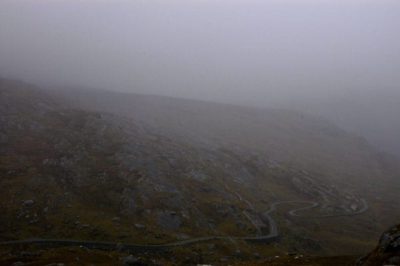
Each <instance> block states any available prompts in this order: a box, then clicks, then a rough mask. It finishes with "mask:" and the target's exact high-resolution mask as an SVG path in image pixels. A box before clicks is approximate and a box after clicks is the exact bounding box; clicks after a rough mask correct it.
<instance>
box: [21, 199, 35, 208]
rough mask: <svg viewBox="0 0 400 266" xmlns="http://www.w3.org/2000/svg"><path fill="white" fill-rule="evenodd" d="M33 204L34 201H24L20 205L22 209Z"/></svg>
mask: <svg viewBox="0 0 400 266" xmlns="http://www.w3.org/2000/svg"><path fill="white" fill-rule="evenodd" d="M33 204H35V201H34V200H31V199H30V200H24V201H23V202H22V205H23V206H24V207H31V206H32V205H33Z"/></svg>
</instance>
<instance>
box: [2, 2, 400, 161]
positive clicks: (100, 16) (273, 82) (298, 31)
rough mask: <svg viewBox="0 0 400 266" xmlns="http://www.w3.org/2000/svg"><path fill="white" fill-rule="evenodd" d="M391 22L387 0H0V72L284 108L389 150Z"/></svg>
mask: <svg viewBox="0 0 400 266" xmlns="http://www.w3.org/2000/svg"><path fill="white" fill-rule="evenodd" d="M399 26H400V3H399V2H398V1H390V0H388V1H358V0H350V1H322V0H321V1H318V0H301V1H293V0H286V1H256V0H254V1H240V0H236V1H224V0H220V1H218V0H216V1H211V0H204V1H200V0H191V1H122V0H121V1H100V0H99V1H96V0H86V1H85V0H73V1H63V0H53V1H52V0H39V1H32V0H19V1H9V0H3V1H1V3H0V75H1V76H3V77H7V78H15V79H24V80H27V81H31V82H34V83H39V84H47V85H48V86H52V85H53V84H62V85H70V86H85V87H94V88H104V89H107V90H113V91H124V92H135V93H145V94H156V95H167V96H174V97H182V98H193V99H201V100H211V101H217V102H228V103H237V104H241V105H252V106H261V107H270V106H272V107H284V108H294V109H299V110H301V111H306V112H312V113H316V114H320V115H324V116H327V117H328V118H330V119H332V120H335V121H336V122H337V123H339V124H340V125H341V126H344V127H346V128H348V129H350V130H353V131H355V132H357V133H359V134H360V135H364V136H367V137H368V138H369V139H370V140H371V141H372V142H374V144H376V145H377V146H380V145H382V149H386V150H388V151H389V150H390V152H393V153H396V152H398V154H400V147H396V148H393V147H394V146H395V145H397V144H396V142H397V141H396V140H397V137H396V134H397V133H399V132H400V130H399V128H400V126H399V125H398V124H399V122H397V117H396V115H397V114H398V113H399V108H397V109H396V106H397V105H398V104H399V105H400V96H399V93H398V91H399V88H398V84H400V76H399V75H398V73H399V71H400V49H399V47H400V37H399V34H398V29H399ZM374 99H377V100H376V101H374ZM354 102H360V103H359V104H354V105H353V103H354ZM388 103H390V104H389V105H390V106H394V107H390V108H389V110H388V108H387V105H388ZM343 105H346V108H344V109H345V110H346V111H343V110H344V109H343ZM360 105H362V106H364V107H365V106H367V108H364V109H368V106H374V108H373V109H374V110H375V111H374V112H373V114H372V115H370V114H368V113H366V112H364V111H362V110H364V109H362V108H361V109H360V107H359V106H360ZM327 106H328V107H329V108H328V107H327ZM353 108H354V109H353ZM354 113H361V115H353V116H354V117H355V118H353V119H350V118H351V117H352V116H351V115H349V114H354ZM382 115H383V116H384V117H385V118H387V120H385V123H383V124H384V125H380V127H379V128H378V129H377V128H374V127H375V125H376V123H374V122H371V121H370V119H373V120H374V121H378V120H379V121H381V120H382V119H381V117H382ZM377 117H379V119H378V118H377ZM355 121H356V122H357V123H358V122H359V121H364V122H360V123H358V124H362V125H363V126H361V125H358V124H357V123H355ZM365 121H367V122H365ZM396 123H397V124H396ZM365 124H368V126H365ZM374 130H375V131H374ZM372 131H374V132H372ZM364 133H365V134H364ZM389 139H390V140H389ZM384 142H385V143H384Z"/></svg>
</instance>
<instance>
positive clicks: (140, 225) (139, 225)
mask: <svg viewBox="0 0 400 266" xmlns="http://www.w3.org/2000/svg"><path fill="white" fill-rule="evenodd" d="M135 227H136V228H137V229H145V228H146V226H145V225H144V224H135Z"/></svg>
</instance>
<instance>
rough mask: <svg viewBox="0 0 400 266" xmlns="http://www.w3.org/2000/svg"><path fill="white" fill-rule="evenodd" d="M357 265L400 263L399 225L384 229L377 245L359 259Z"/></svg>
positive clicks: (374, 265) (373, 265) (378, 265)
mask: <svg viewBox="0 0 400 266" xmlns="http://www.w3.org/2000/svg"><path fill="white" fill-rule="evenodd" d="M357 265H359V266H380V265H394V266H395V265H400V225H397V226H393V227H391V228H390V229H389V230H387V231H385V232H384V233H383V234H382V236H381V238H380V240H379V244H378V246H377V247H376V248H375V249H374V250H373V251H372V252H371V253H370V254H368V255H367V256H365V257H363V258H362V259H360V260H359V261H358V263H357Z"/></svg>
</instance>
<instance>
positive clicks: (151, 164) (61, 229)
mask: <svg viewBox="0 0 400 266" xmlns="http://www.w3.org/2000/svg"><path fill="white" fill-rule="evenodd" d="M0 122H1V127H0V158H1V160H0V174H1V179H0V195H1V196H0V197H1V198H0V212H1V213H2V215H1V218H0V239H1V240H3V241H5V240H18V239H29V238H50V239H77V240H91V241H112V242H116V243H119V242H124V243H137V244H141V245H154V244H168V243H182V244H179V246H180V245H182V248H181V249H174V252H177V253H174V254H175V256H177V257H186V256H188V257H189V258H191V257H193V256H195V257H196V255H193V250H197V251H196V252H197V253H198V252H206V253H204V254H208V255H207V256H209V258H210V260H211V261H213V260H218V259H219V258H220V257H221V256H222V255H221V254H233V253H234V252H236V251H235V250H240V252H239V253H240V256H241V257H244V258H246V257H247V258H248V257H251V256H254V255H253V254H254V253H257V254H262V256H267V255H268V254H271V252H287V251H288V250H289V251H290V250H292V251H293V250H294V251H296V252H308V253H313V254H336V253H338V252H342V253H346V252H347V253H349V252H350V253H357V252H361V251H364V250H366V249H368V248H370V247H371V246H372V245H373V240H374V238H375V237H376V236H377V235H378V234H379V233H380V231H382V228H384V227H386V226H387V225H388V224H389V223H392V222H393V220H396V219H399V212H398V210H397V209H396V206H397V205H396V203H397V202H396V200H397V199H398V196H399V195H398V189H399V187H398V183H396V182H395V179H394V177H395V176H396V175H397V174H398V172H396V171H397V170H396V167H397V166H396V164H395V163H393V162H392V161H390V160H389V159H385V158H382V157H381V156H380V155H379V153H377V152H376V151H375V150H374V149H373V148H372V147H371V146H370V145H368V143H366V142H365V141H364V140H362V139H360V138H358V137H354V136H353V135H351V134H348V133H346V132H345V131H343V130H341V129H339V128H337V127H335V126H334V125H332V124H330V123H328V122H326V121H323V120H320V119H316V118H313V117H308V116H305V115H302V114H298V113H294V112H289V111H285V110H262V109H251V108H245V107H238V106H233V105H222V104H214V103H207V102H200V101H189V100H182V99H174V98H165V97H157V96H146V95H134V94H119V93H111V92H106V91H95V90H65V91H45V90H42V89H40V88H37V87H34V86H32V85H29V84H25V83H21V82H16V81H9V80H0ZM378 184H381V185H380V186H378ZM383 190H384V191H385V193H382V191H383ZM310 217H312V218H310ZM350 217H351V218H350ZM270 235H271V236H273V237H269V236H270ZM213 236H214V237H215V236H217V237H218V239H219V240H220V241H214V240H218V239H212V240H213V241H211V243H209V242H207V241H203V242H205V243H203V244H201V243H199V244H198V245H199V246H196V248H194V249H192V248H189V247H187V249H186V244H185V243H191V242H190V241H194V242H195V244H196V245H197V242H196V241H195V240H196V239H203V238H206V239H207V237H213ZM249 238H255V239H256V240H257V239H258V240H259V239H264V240H268V241H264V242H263V241H261V242H262V243H263V244H254V243H252V241H250V240H251V239H250V240H249ZM278 239H279V242H278ZM0 242H1V241H0ZM199 242H200V241H199ZM271 242H273V243H275V244H274V245H271ZM211 244H213V245H214V246H210V245H211ZM204 249H206V250H208V251H204ZM199 250H200V251H199ZM179 252H182V254H186V255H185V256H180V255H179V256H178V255H177V254H178V253H179ZM238 256H239V255H238Z"/></svg>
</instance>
